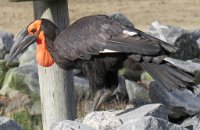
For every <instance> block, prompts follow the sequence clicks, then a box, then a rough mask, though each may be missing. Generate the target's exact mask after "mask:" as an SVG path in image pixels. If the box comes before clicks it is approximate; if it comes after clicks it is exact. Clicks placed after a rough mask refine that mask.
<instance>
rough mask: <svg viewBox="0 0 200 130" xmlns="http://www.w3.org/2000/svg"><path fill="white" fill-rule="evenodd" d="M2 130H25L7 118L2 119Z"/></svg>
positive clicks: (0, 124)
mask: <svg viewBox="0 0 200 130" xmlns="http://www.w3.org/2000/svg"><path fill="white" fill-rule="evenodd" d="M0 130H23V129H22V127H21V126H20V125H18V124H17V123H16V122H14V121H12V120H11V119H9V118H7V117H0Z"/></svg>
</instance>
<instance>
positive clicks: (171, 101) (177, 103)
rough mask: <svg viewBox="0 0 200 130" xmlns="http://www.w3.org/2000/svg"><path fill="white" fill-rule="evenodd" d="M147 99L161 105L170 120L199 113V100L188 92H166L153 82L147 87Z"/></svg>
mask: <svg viewBox="0 0 200 130" xmlns="http://www.w3.org/2000/svg"><path fill="white" fill-rule="evenodd" d="M149 87H150V88H149V97H150V99H151V101H152V102H154V103H162V104H163V105H164V106H165V107H166V109H167V113H168V114H169V116H170V117H172V118H179V117H184V116H186V115H190V116H192V115H195V114H197V113H198V112H199V111H200V98H198V97H196V96H195V95H194V94H193V93H192V92H190V91H189V90H178V89H174V90H173V91H168V90H167V89H166V88H165V87H163V86H162V85H160V84H158V83H157V82H156V81H153V82H151V83H150V85H149Z"/></svg>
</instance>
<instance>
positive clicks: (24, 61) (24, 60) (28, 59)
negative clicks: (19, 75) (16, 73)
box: [19, 44, 37, 66]
mask: <svg viewBox="0 0 200 130" xmlns="http://www.w3.org/2000/svg"><path fill="white" fill-rule="evenodd" d="M35 55H36V44H32V45H31V46H29V47H28V49H27V50H26V51H25V52H24V53H23V54H22V55H21V56H20V57H19V66H24V65H35V66H37V64H36V59H35Z"/></svg>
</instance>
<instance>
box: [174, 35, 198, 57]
mask: <svg viewBox="0 0 200 130" xmlns="http://www.w3.org/2000/svg"><path fill="white" fill-rule="evenodd" d="M198 38H199V37H198ZM198 38H196V37H195V36H193V33H183V34H182V35H181V36H179V37H178V38H177V39H176V41H175V43H174V46H175V47H178V48H179V49H178V51H177V52H175V53H173V54H171V56H172V57H174V58H177V59H181V60H190V59H193V58H198V57H200V48H199V47H198V43H197V39H198Z"/></svg>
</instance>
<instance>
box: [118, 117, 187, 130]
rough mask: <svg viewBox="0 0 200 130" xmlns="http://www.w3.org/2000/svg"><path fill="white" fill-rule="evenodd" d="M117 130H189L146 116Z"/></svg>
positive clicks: (131, 121)
mask: <svg viewBox="0 0 200 130" xmlns="http://www.w3.org/2000/svg"><path fill="white" fill-rule="evenodd" d="M117 130H187V129H186V128H184V127H181V126H179V125H176V124H173V123H170V122H169V121H167V120H164V119H161V118H156V117H152V116H145V117H141V118H137V119H133V120H130V121H128V122H126V123H125V124H123V125H122V126H121V127H119V128H118V129H117Z"/></svg>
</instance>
